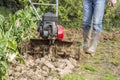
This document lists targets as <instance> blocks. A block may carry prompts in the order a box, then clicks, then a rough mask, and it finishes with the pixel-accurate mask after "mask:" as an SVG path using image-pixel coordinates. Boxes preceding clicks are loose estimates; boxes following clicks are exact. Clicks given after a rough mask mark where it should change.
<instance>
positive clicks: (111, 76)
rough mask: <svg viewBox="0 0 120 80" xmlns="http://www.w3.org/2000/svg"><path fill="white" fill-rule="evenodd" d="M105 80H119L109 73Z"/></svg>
mask: <svg viewBox="0 0 120 80" xmlns="http://www.w3.org/2000/svg"><path fill="white" fill-rule="evenodd" d="M103 80H118V79H117V77H115V76H114V75H113V74H112V73H111V72H107V73H106V75H105V76H104V78H103Z"/></svg>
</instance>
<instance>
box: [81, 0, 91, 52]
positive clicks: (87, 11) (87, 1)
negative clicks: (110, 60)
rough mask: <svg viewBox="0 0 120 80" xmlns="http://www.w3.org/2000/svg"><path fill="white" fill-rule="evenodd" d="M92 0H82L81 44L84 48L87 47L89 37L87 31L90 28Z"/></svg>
mask: <svg viewBox="0 0 120 80" xmlns="http://www.w3.org/2000/svg"><path fill="white" fill-rule="evenodd" d="M92 14H93V9H92V0H83V22H82V24H83V39H84V42H83V45H82V46H81V47H82V48H83V49H84V50H85V49H86V48H88V46H89V42H90V37H89V32H90V28H91V21H92Z"/></svg>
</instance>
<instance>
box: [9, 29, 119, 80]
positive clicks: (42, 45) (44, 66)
mask: <svg viewBox="0 0 120 80" xmlns="http://www.w3.org/2000/svg"><path fill="white" fill-rule="evenodd" d="M119 39H120V33H119V32H111V33H110V32H105V31H103V32H102V35H101V40H100V43H99V46H98V49H97V53H96V55H95V56H94V57H90V56H89V55H86V57H84V56H82V55H80V60H76V58H77V54H78V53H79V46H80V45H81V42H82V30H81V29H65V38H64V40H63V41H56V42H55V44H54V45H53V46H52V47H51V53H50V50H49V45H48V44H49V43H48V41H46V40H43V41H42V40H41V41H39V40H34V39H31V40H26V41H24V42H23V44H22V46H20V52H21V54H22V55H23V58H24V60H25V64H20V63H19V62H18V61H17V60H14V63H11V66H10V69H9V70H8V76H9V79H10V80H61V79H62V80H65V79H64V78H62V76H63V75H65V74H69V75H70V74H72V73H76V74H77V75H78V76H80V77H81V76H82V77H83V76H84V79H83V80H104V78H105V77H106V75H108V72H110V75H112V76H115V77H117V79H118V80H120V72H119V71H120V62H119V60H120V56H119V53H120V46H119V45H120V43H119V41H120V40H119ZM88 66H92V67H94V69H92V70H91V68H89V67H88ZM70 80H74V78H73V79H70ZM111 80H112V79H111Z"/></svg>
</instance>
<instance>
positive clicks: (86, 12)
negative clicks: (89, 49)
mask: <svg viewBox="0 0 120 80" xmlns="http://www.w3.org/2000/svg"><path fill="white" fill-rule="evenodd" d="M105 4H106V0H83V30H90V28H91V23H92V25H93V30H94V31H97V32H100V31H101V30H102V19H103V15H104V8H105Z"/></svg>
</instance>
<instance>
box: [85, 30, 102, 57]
mask: <svg viewBox="0 0 120 80" xmlns="http://www.w3.org/2000/svg"><path fill="white" fill-rule="evenodd" d="M99 38H100V32H96V31H94V32H93V34H92V41H91V46H90V47H89V49H88V50H87V53H90V54H91V56H94V53H95V51H96V48H97V45H98V41H99Z"/></svg>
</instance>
